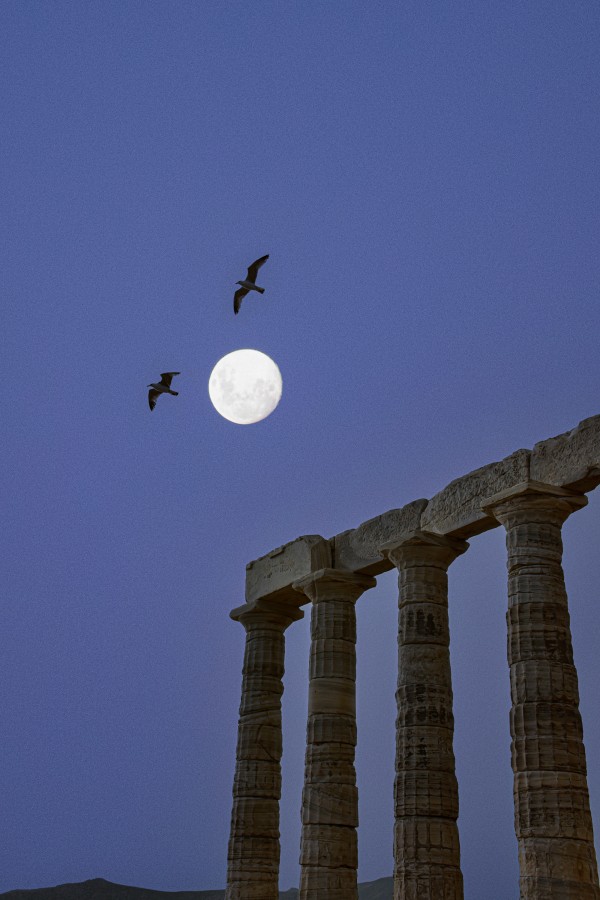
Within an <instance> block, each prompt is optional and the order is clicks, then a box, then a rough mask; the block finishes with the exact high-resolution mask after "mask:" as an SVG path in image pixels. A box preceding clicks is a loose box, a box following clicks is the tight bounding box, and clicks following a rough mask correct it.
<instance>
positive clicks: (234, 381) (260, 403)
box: [208, 350, 282, 425]
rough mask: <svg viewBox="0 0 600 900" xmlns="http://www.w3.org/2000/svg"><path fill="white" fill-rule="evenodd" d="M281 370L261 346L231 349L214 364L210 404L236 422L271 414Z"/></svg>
mask: <svg viewBox="0 0 600 900" xmlns="http://www.w3.org/2000/svg"><path fill="white" fill-rule="evenodd" d="M281 389H282V381H281V373H280V371H279V369H278V368H277V366H276V364H275V363H274V362H273V360H272V359H271V357H270V356H267V355H266V353H261V352H260V350H234V351H233V353H228V354H227V356H224V357H223V358H222V359H220V360H219V362H218V363H217V364H216V366H215V367H214V369H213V370H212V372H211V374H210V378H209V380H208V393H209V396H210V399H211V401H212V405H213V406H214V408H215V409H216V410H217V412H218V413H220V414H221V415H222V416H223V418H225V419H229V421H230V422H235V423H236V425H251V424H252V423H253V422H260V421H261V419H266V418H267V416H270V415H271V413H272V412H273V410H274V409H275V407H276V406H277V404H278V403H279V401H280V400H281Z"/></svg>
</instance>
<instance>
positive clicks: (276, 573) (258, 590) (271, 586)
mask: <svg viewBox="0 0 600 900" xmlns="http://www.w3.org/2000/svg"><path fill="white" fill-rule="evenodd" d="M329 566H331V548H330V545H329V541H326V540H325V538H323V537H321V536H320V535H318V534H306V535H303V536H302V537H299V538H296V540H294V541H290V542H289V543H288V544H284V545H283V546H282V547H277V549H275V550H271V552H270V553H267V554H266V555H265V556H261V557H259V558H258V559H255V560H253V561H252V562H250V563H248V565H247V566H246V605H249V606H252V605H254V604H256V603H258V601H259V600H271V601H281V602H283V603H289V604H291V605H292V606H301V605H302V604H303V603H308V598H307V597H303V596H302V594H299V593H298V592H297V591H295V590H294V589H293V587H292V584H293V583H294V581H298V579H300V578H305V577H306V576H307V575H311V574H312V573H313V572H316V571H318V570H319V569H325V568H328V567H329Z"/></svg>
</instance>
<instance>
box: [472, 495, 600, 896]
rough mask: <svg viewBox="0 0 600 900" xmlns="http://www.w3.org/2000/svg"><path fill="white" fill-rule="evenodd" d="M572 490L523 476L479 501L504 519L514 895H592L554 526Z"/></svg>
mask: <svg viewBox="0 0 600 900" xmlns="http://www.w3.org/2000/svg"><path fill="white" fill-rule="evenodd" d="M586 503H587V498H586V497H585V496H583V495H582V494H577V493H575V492H573V491H569V490H565V489H562V488H560V487H554V486H551V485H543V484H539V483H538V482H528V483H526V484H523V485H520V486H519V487H518V488H516V489H514V490H512V491H505V492H503V493H501V494H499V495H497V496H495V497H492V498H490V500H489V501H488V502H487V503H486V504H485V509H486V512H487V513H488V514H491V515H493V516H494V517H495V518H496V519H497V520H498V521H499V522H501V523H502V524H503V525H504V526H505V528H506V535H507V536H506V544H507V549H508V614H507V622H508V663H509V666H510V684H511V696H512V710H511V717H510V726H511V737H512V767H513V772H514V799H515V830H516V833H517V839H518V842H519V865H520V884H521V895H520V896H521V900H546V898H557V900H599V898H600V888H599V886H598V870H597V865H596V854H595V850H594V838H593V832H592V818H591V814H590V804H589V796H588V786H587V774H586V760H585V749H584V746H583V729H582V723H581V716H580V714H579V693H578V685H577V670H576V669H575V665H574V662H573V648H572V644H571V630H570V622H569V610H568V603H567V593H566V590H565V584H564V576H563V570H562V540H561V528H562V525H563V522H564V521H565V519H566V518H567V517H568V516H569V515H570V513H571V512H573V511H574V510H576V509H580V508H581V507H582V506H585V504H586Z"/></svg>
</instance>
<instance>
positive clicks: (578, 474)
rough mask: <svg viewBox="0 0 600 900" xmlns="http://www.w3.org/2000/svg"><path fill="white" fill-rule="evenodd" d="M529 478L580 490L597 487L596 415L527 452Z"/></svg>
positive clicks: (599, 436)
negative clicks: (529, 456)
mask: <svg viewBox="0 0 600 900" xmlns="http://www.w3.org/2000/svg"><path fill="white" fill-rule="evenodd" d="M530 477H531V479H532V481H542V482H545V483H546V484H556V485H559V486H560V487H571V488H575V489H577V490H580V491H591V490H592V489H593V488H595V487H596V486H597V485H598V484H600V416H592V417H591V418H590V419H584V420H583V422H580V423H579V425H578V426H577V427H576V428H573V429H571V431H565V433H564V434H559V435H557V436H556V437H552V438H548V440H546V441H539V443H537V444H536V445H535V446H534V448H533V450H532V452H531V476H530Z"/></svg>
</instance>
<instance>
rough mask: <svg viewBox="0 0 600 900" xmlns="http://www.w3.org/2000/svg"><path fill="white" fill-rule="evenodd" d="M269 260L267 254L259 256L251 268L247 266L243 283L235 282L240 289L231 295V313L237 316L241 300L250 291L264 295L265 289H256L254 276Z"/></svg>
mask: <svg viewBox="0 0 600 900" xmlns="http://www.w3.org/2000/svg"><path fill="white" fill-rule="evenodd" d="M268 258H269V254H268V253H267V255H266V256H261V258H260V259H256V260H254V262H253V263H252V265H251V266H248V274H247V275H246V279H245V281H236V284H241V288H240V289H239V291H236V292H235V294H234V295H233V311H234V313H235V314H236V316H237V314H238V313H239V311H240V306H241V305H242V300H243V299H244V297H245V296H246V294H248V293H249V292H250V291H258V293H259V294H264V292H265V289H264V288H261V287H258V285H256V284H255V281H256V276H257V275H258V270H259V269H260V267H261V266H262V265H263V263H266V261H267V260H268Z"/></svg>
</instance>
